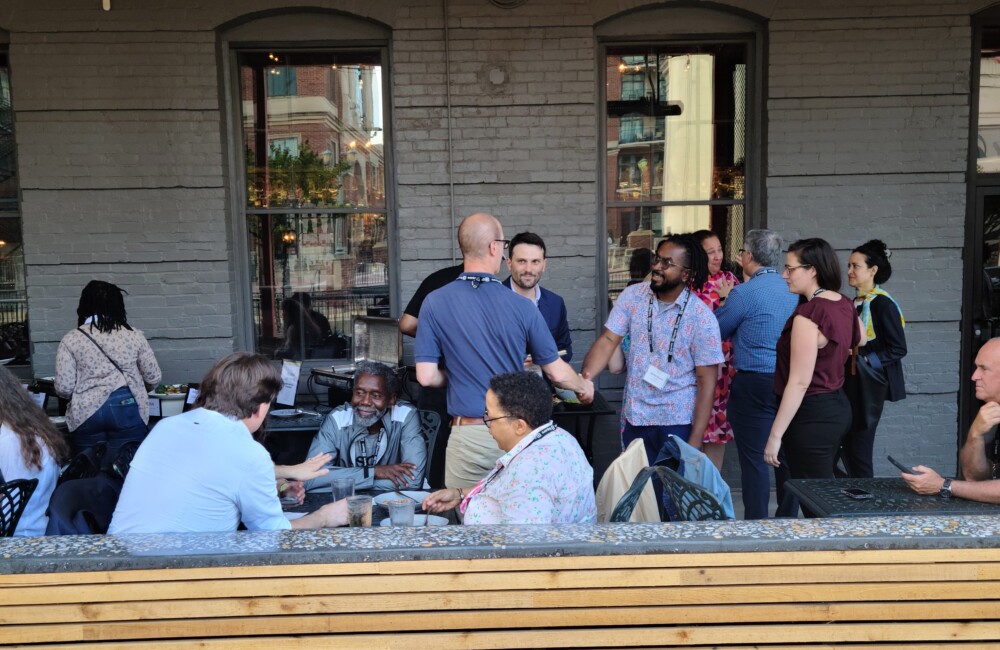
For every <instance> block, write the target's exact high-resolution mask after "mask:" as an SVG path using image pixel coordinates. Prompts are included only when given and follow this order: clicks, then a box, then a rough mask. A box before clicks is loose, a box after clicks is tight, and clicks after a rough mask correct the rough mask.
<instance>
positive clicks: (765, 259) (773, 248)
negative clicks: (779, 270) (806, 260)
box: [743, 229, 783, 267]
mask: <svg viewBox="0 0 1000 650" xmlns="http://www.w3.org/2000/svg"><path fill="white" fill-rule="evenodd" d="M743 241H744V246H745V247H746V250H747V251H748V252H749V253H750V257H752V258H753V261H755V262H757V263H758V264H760V265H761V266H770V267H777V266H778V264H779V263H781V245H782V243H783V242H782V241H781V235H779V234H778V233H777V231H774V230H763V229H761V230H750V231H748V232H747V234H746V236H745V237H744V238H743Z"/></svg>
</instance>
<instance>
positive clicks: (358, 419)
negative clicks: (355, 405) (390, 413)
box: [354, 409, 386, 429]
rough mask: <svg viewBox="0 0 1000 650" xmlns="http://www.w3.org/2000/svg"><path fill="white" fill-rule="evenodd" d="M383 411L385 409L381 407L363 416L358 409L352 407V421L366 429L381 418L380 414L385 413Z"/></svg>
mask: <svg viewBox="0 0 1000 650" xmlns="http://www.w3.org/2000/svg"><path fill="white" fill-rule="evenodd" d="M385 411H386V409H381V410H377V411H375V412H374V413H372V414H371V415H368V416H365V415H362V414H361V412H360V411H358V410H357V409H354V423H355V424H359V425H361V426H363V427H364V428H366V429H367V428H368V427H370V426H371V425H373V424H375V423H376V422H378V421H379V420H381V419H382V416H383V415H385Z"/></svg>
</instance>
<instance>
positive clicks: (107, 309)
mask: <svg viewBox="0 0 1000 650" xmlns="http://www.w3.org/2000/svg"><path fill="white" fill-rule="evenodd" d="M127 293H128V291H125V290H124V289H122V288H121V287H118V286H116V285H113V284H111V283H110V282H104V281H103V280H91V281H90V282H88V283H87V286H85V287H84V288H83V291H82V292H80V304H79V305H78V306H77V308H76V326H77V327H81V326H83V323H84V322H85V321H86V320H87V319H88V318H90V317H91V316H94V317H95V318H94V322H93V323H92V324H91V327H92V328H93V327H94V326H95V325H96V326H97V330H98V331H99V332H111V331H114V330H119V329H121V328H123V327H124V328H125V329H127V330H130V329H132V327H131V326H130V325H129V324H128V320H127V319H126V317H125V299H124V298H123V297H122V295H123V294H127Z"/></svg>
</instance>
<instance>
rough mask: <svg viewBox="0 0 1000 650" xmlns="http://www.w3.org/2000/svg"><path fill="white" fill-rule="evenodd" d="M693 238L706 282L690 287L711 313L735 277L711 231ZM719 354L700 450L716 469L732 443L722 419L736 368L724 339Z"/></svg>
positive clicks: (730, 432)
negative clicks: (705, 267) (704, 262)
mask: <svg viewBox="0 0 1000 650" xmlns="http://www.w3.org/2000/svg"><path fill="white" fill-rule="evenodd" d="M694 237H695V238H696V239H697V240H698V241H700V242H701V245H702V247H703V248H704V249H705V255H706V256H707V257H708V279H707V280H706V281H705V283H704V284H702V285H701V286H700V287H698V286H696V287H694V295H696V296H698V297H699V298H701V301H702V302H703V303H705V304H706V305H708V308H709V309H711V310H712V311H713V312H714V311H715V310H716V309H718V308H719V307H720V306H722V305H723V304H724V303H725V302H726V297H727V296H729V292H730V291H732V289H733V287H735V286H736V285H737V284H739V283H740V281H739V280H738V279H736V276H735V275H733V274H732V273H731V272H730V271H729V270H727V269H724V268H723V258H724V255H723V252H722V242H721V241H720V240H719V236H718V235H716V234H715V233H714V232H712V231H711V230H699V231H698V232H696V233H694ZM722 354H723V356H725V358H726V360H725V361H723V362H722V365H721V366H719V379H718V381H717V382H716V384H715V399H714V401H713V402H712V415H711V416H710V417H709V419H708V426H707V427H706V428H705V437H704V440H703V441H702V446H701V450H702V451H703V452H704V453H705V455H706V456H708V457H709V458H710V459H712V462H713V463H714V464H715V466H716V467H717V468H719V469H720V470H721V469H722V460H723V458H724V457H725V455H726V443H727V442H729V441H731V440H732V439H733V427H732V425H730V424H729V418H728V417H727V415H726V405H727V404H728V403H729V386H730V385H731V384H732V383H733V377H735V376H736V366H734V365H733V342H732V340H730V339H726V340H724V341H723V342H722Z"/></svg>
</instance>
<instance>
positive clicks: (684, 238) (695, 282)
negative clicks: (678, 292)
mask: <svg viewBox="0 0 1000 650" xmlns="http://www.w3.org/2000/svg"><path fill="white" fill-rule="evenodd" d="M668 243H669V244H676V245H677V246H682V247H683V248H684V250H685V252H686V253H687V268H688V271H689V275H688V284H689V285H690V286H691V287H696V288H699V289H700V288H701V287H703V286H705V283H706V282H708V255H706V254H705V249H704V248H702V245H701V242H700V241H698V238H697V237H695V236H694V235H692V234H689V233H684V234H680V235H667V236H666V237H664V238H663V239H662V240H660V243H658V244H657V245H656V251H657V254H659V251H660V246H663V245H664V244H668Z"/></svg>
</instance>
